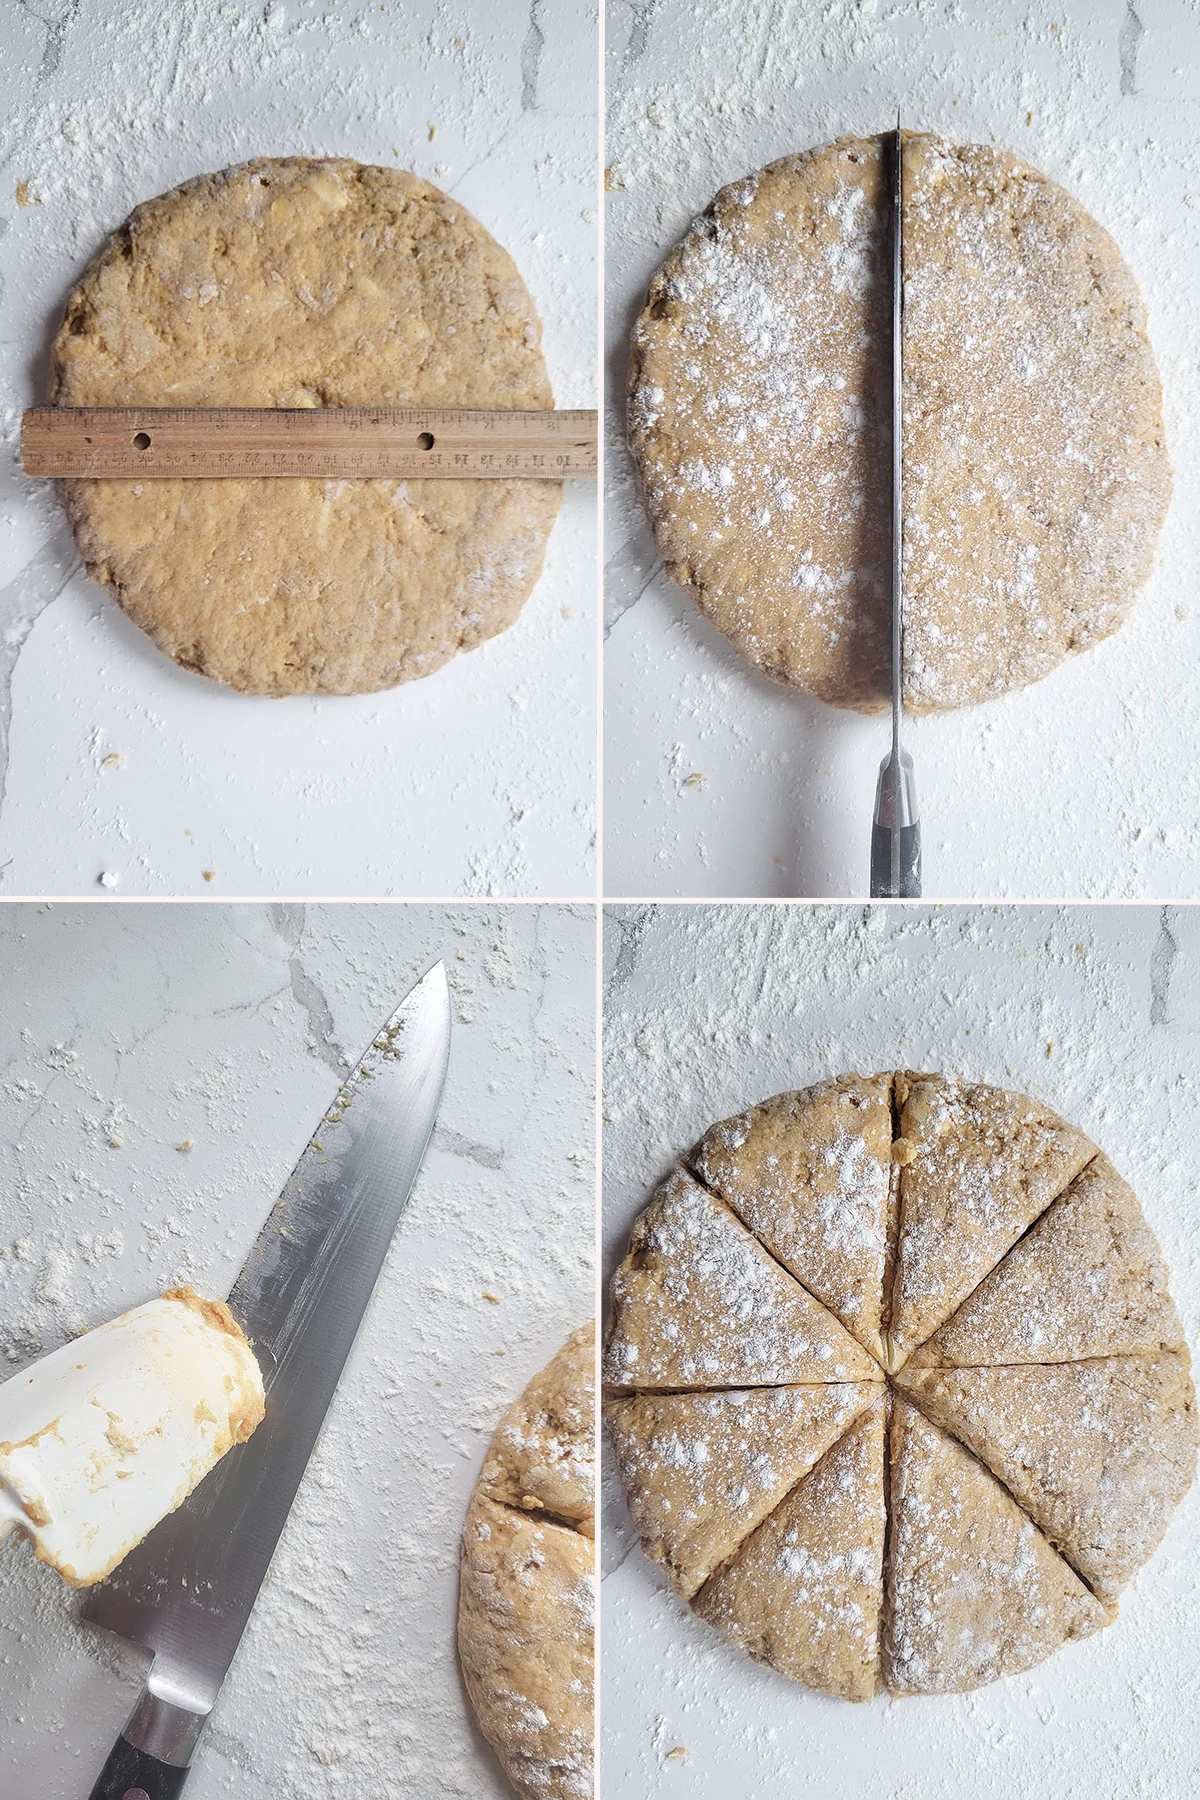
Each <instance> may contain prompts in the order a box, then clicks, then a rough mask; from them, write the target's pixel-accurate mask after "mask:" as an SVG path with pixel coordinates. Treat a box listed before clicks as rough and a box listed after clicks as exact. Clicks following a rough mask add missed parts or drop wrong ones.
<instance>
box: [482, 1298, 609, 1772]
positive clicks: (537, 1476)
mask: <svg viewBox="0 0 1200 1800" xmlns="http://www.w3.org/2000/svg"><path fill="white" fill-rule="evenodd" d="M595 1353H596V1332H595V1327H594V1326H593V1325H590V1324H589V1325H581V1326H580V1327H579V1329H578V1330H577V1331H573V1332H572V1333H571V1336H570V1337H569V1338H568V1339H567V1341H566V1343H565V1344H564V1345H563V1347H562V1349H561V1350H560V1351H559V1352H558V1354H557V1356H555V1357H554V1358H553V1359H552V1361H551V1362H549V1363H548V1364H547V1366H546V1367H545V1368H544V1369H543V1370H542V1371H541V1373H540V1374H538V1375H535V1376H534V1378H533V1380H532V1381H531V1382H530V1383H529V1386H528V1387H527V1388H526V1389H525V1392H524V1393H523V1394H522V1395H521V1396H520V1397H519V1398H518V1399H517V1400H515V1401H514V1402H513V1404H512V1406H511V1407H510V1408H509V1410H508V1412H507V1413H506V1414H505V1415H504V1418H503V1419H502V1420H501V1422H500V1425H499V1426H498V1428H497V1430H496V1435H495V1437H494V1438H493V1439H492V1442H491V1445H490V1447H489V1449H488V1453H487V1457H486V1458H485V1460H484V1465H483V1468H482V1470H481V1472H480V1476H479V1480H478V1482H477V1484H476V1487H475V1492H474V1494H473V1495H472V1496H471V1504H470V1507H469V1509H468V1512H467V1518H466V1523H465V1524H464V1526H463V1537H462V1557H461V1562H460V1583H459V1611H458V1648H459V1656H460V1659H461V1662H462V1670H463V1675H464V1678H465V1680H466V1684H467V1692H468V1694H469V1695H470V1697H471V1704H472V1706H473V1707H474V1709H475V1714H476V1717H477V1718H478V1720H479V1723H480V1726H481V1728H482V1730H483V1733H484V1736H485V1737H486V1738H487V1739H488V1742H489V1743H490V1744H491V1745H492V1747H493V1748H494V1749H495V1751H496V1754H497V1755H498V1756H499V1758H500V1761H501V1763H502V1764H503V1765H504V1772H505V1774H506V1775H507V1776H508V1778H509V1780H510V1781H511V1782H512V1784H513V1787H514V1788H515V1789H516V1791H517V1793H518V1794H520V1795H521V1796H522V1800H586V1796H588V1795H590V1794H591V1792H592V1789H593V1763H594V1745H593V1736H594V1714H593V1693H594V1684H595V1638H594V1631H595V1623H594V1620H595V1581H596V1575H595V1551H596V1546H595V1536H596V1526H595V1510H596V1492H595V1429H596V1390H595Z"/></svg>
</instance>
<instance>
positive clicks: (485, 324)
mask: <svg viewBox="0 0 1200 1800" xmlns="http://www.w3.org/2000/svg"><path fill="white" fill-rule="evenodd" d="M540 340H541V329H540V326H539V323H538V319H537V315H536V312H535V311H534V307H533V303H532V301H531V300H530V297H529V295H528V293H527V292H526V290H525V287H524V285H523V284H522V281H521V278H520V276H519V275H518V274H517V271H516V269H515V268H514V266H513V264H512V261H511V260H510V258H509V257H508V256H507V255H506V253H505V252H504V251H503V250H502V249H501V248H500V246H499V245H498V244H497V243H496V242H495V241H494V239H492V238H491V237H490V236H489V235H488V233H487V232H486V231H485V230H484V229H483V227H482V226H481V225H480V224H479V223H478V221H477V220H475V219H473V218H472V217H471V215H470V213H468V212H467V211H466V210H465V208H464V207H462V206H460V205H459V203H458V202H457V201H456V200H452V199H450V198H449V197H448V196H447V195H445V194H442V193H440V192H439V191H438V189H437V188H435V187H431V186H430V185H429V183H428V182H425V181H420V180H418V179H417V177H416V176H413V175H407V174H404V173H403V172H402V171H400V170H398V169H381V168H369V167H366V166H364V165H363V164H361V163H355V162H348V161H346V160H344V159H340V158H331V159H320V158H309V157H283V158H279V159H270V158H262V159H259V160H258V161H255V162H250V163H244V164H242V165H241V166H240V167H238V168H232V169H225V170H223V171H221V173H219V174H216V175H202V176H198V177H197V178H196V179H195V180H193V181H187V182H185V183H184V184H183V186H182V187H178V188H174V189H173V190H172V191H171V192H170V193H167V194H162V195H160V196H159V197H158V198H157V199H154V200H150V201H148V202H147V203H146V204H145V205H143V206H139V207H138V208H137V209H136V211H135V212H134V213H133V214H132V215H131V217H130V218H129V220H128V221H127V223H126V224H125V225H123V226H122V227H121V229H120V230H119V231H118V232H117V233H116V234H115V235H114V236H113V238H112V239H111V240H110V241H109V243H108V244H107V245H106V247H105V248H104V250H102V251H101V253H100V255H99V256H98V257H97V258H96V260H95V262H93V264H92V265H91V267H90V268H89V269H88V270H87V272H86V273H85V274H84V276H83V278H82V280H81V281H80V282H79V284H78V285H77V286H76V287H75V288H74V289H73V291H72V293H71V295H70V297H69V298H68V300H67V306H66V314H65V317H64V319H63V323H62V327H61V329H60V330H59V333H58V336H57V338H56V339H55V342H54V348H53V352H52V357H51V376H50V391H49V399H50V400H51V402H52V403H53V404H56V405H59V406H206V407H211V406H271V407H289V408H295V407H316V406H334V407H349V406H400V405H409V404H416V405H425V404H428V405H447V406H490V407H513V408H522V409H540V408H545V407H550V406H551V405H552V404H553V400H552V396H551V392H550V384H549V381H548V380H547V376H546V366H545V363H544V361H543V358H542V353H541V348H540ZM62 494H63V500H64V503H65V505H66V509H67V514H68V517H69V518H70V521H71V524H72V527H73V529H74V532H75V537H76V541H77V542H78V544H79V548H80V551H81V553H82V555H83V558H84V561H85V562H86V564H87V568H88V573H89V574H90V575H91V576H92V578H93V580H95V581H98V582H100V583H101V585H102V586H104V587H105V588H107V589H108V591H109V593H110V594H111V595H112V596H113V598H114V599H115V600H116V601H117V602H118V603H119V604H120V605H121V606H122V607H123V608H124V610H125V611H126V612H127V613H128V614H129V617H130V618H131V619H133V621H134V622H135V624H137V625H140V626H141V628H142V630H143V631H146V632H148V633H149V634H150V636H151V637H152V638H153V639H154V641H155V643H156V644H157V645H158V647H159V649H160V650H162V651H164V652H165V653H166V655H168V656H170V657H173V658H174V660H175V661H176V662H177V663H180V664H181V665H182V666H183V667H184V668H186V669H194V670H196V671H197V672H198V673H199V674H202V675H207V676H210V677H211V678H212V679H213V680H216V681H222V682H225V683H227V684H228V685H229V686H230V687H234V688H240V689H241V690H242V691H243V692H245V693H251V694H298V693H324V694H357V693H369V692H372V691H374V690H376V689H379V688H388V687H394V686H395V685H396V684H397V683H399V682H402V681H411V680H413V679H415V678H416V677H418V676H422V675H430V674H432V673H433V671H434V670H435V669H438V668H440V667H441V666H442V664H443V663H445V662H447V661H448V660H449V659H450V658H451V657H452V656H454V655H456V654H457V652H458V651H460V650H470V649H473V648H474V647H475V646H476V645H477V644H480V643H482V642H483V641H484V640H485V639H486V638H489V637H492V636H494V635H495V634H496V633H497V632H499V631H503V630H504V629H505V628H506V627H507V626H509V625H511V624H512V622H513V620H514V619H515V618H516V616H517V614H518V613H519V612H520V610H521V607H522V606H523V605H524V603H525V600H526V599H527V597H528V595H529V593H530V592H531V590H532V588H533V585H534V583H535V581H536V580H537V578H538V575H539V573H540V572H541V567H542V560H543V557H544V554H545V549H546V543H547V540H548V538H549V534H550V529H551V526H552V525H553V523H554V519H555V516H556V514H557V512H558V506H559V498H560V488H559V486H558V485H557V484H556V483H552V482H551V483H546V482H538V481H525V482H522V481H413V482H398V481H340V480H337V481H335V480H311V481H310V480H257V481H241V480H220V481H147V482H136V481H70V482H66V483H64V484H63V488H62Z"/></svg>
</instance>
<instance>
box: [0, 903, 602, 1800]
mask: <svg viewBox="0 0 1200 1800" xmlns="http://www.w3.org/2000/svg"><path fill="white" fill-rule="evenodd" d="M594 951H595V922H594V915H593V914H592V913H591V912H590V910H589V909H584V908H578V909H572V908H566V907H530V906H509V907H505V906H475V907H466V906H462V907H457V908H430V907H424V906H405V907H397V906H356V907H347V906H336V905H335V906H328V907H318V906H309V907H308V908H304V907H302V906H295V907H274V906H271V907H267V906H258V905H249V906H242V907H238V908H236V909H234V908H228V907H224V906H219V905H218V906H211V907H203V908H197V907H182V906H166V905H163V906H154V905H149V906H147V905H140V906H122V907H112V906H78V905H75V906H71V905H64V906H56V907H54V908H52V909H50V908H46V907H43V906H38V905H32V904H31V905H28V906H20V907H12V906H10V907H4V908H0V988H2V989H3V992H4V995H5V1005H4V1009H3V1018H0V1069H2V1071H3V1073H2V1075H0V1377H3V1376H6V1375H8V1374H10V1373H15V1372H16V1370H17V1369H18V1368H19V1367H20V1366H21V1365H22V1364H23V1363H25V1362H28V1361H29V1360H31V1359H32V1357H33V1356H34V1355H35V1354H38V1353H40V1352H42V1351H46V1350H49V1349H52V1348H54V1347H55V1346H56V1345H58V1344H59V1343H61V1342H63V1341H64V1340H65V1339H66V1338H67V1337H68V1336H70V1335H73V1334H74V1333H76V1332H77V1331H79V1330H82V1329H84V1328H85V1327H86V1326H87V1325H89V1324H93V1323H97V1322H99V1321H100V1320H103V1319H106V1318H109V1317H112V1316H113V1315H115V1314H116V1313H118V1312H120V1311H122V1310H123V1309H125V1308H126V1307H128V1306H131V1305H133V1304H135V1303H137V1302H139V1301H141V1300H144V1299H147V1298H149V1297H150V1296H151V1295H153V1294H154V1293H156V1292H158V1291H160V1290H161V1289H162V1288H163V1287H164V1286H166V1285H169V1284H170V1283H172V1282H175V1281H177V1280H187V1281H190V1282H192V1283H193V1284H194V1285H195V1286H196V1287H197V1288H198V1289H199V1290H200V1291H202V1292H205V1293H214V1294H222V1293H225V1292H226V1291H227V1290H228V1288H229V1286H230V1284H231V1282H232V1280H233V1277H234V1275H235V1274H236V1272H237V1269H238V1267H239V1266H240V1264H241V1262H242V1259H243V1257H244V1256H245V1254H246V1251H247V1250H248V1248H249V1246H250V1244H251V1243H252V1242H253V1240H254V1238H255V1236H256V1235H257V1233H258V1230H259V1227H260V1225H261V1223H262V1221H263V1219H264V1218H265V1216H266V1214H267V1212H268V1211H269V1209H270V1207H271V1205H272V1203H273V1201H274V1199H275V1197H276V1195H277V1194H278V1192H279V1189H280V1188H281V1186H282V1185H283V1182H284V1181H285V1180H286V1178H287V1176H288V1174H289V1173H290V1171H291V1169H292V1167H293V1165H294V1163H295V1160H296V1158H297V1156H298V1155H299V1153H300V1151H301V1150H302V1149H303V1147H304V1144H305V1143H306V1141H307V1139H308V1137H309V1135H310V1133H311V1131H312V1130H313V1129H314V1127H315V1126H316V1124H317V1122H318V1120H319V1119H320V1117H321V1114H322V1113H323V1111H324V1110H325V1108H326V1107H327V1106H328V1104H329V1102H330V1101H331V1099H332V1098H333V1096H334V1093H335V1092H336V1089H337V1082H338V1076H339V1072H340V1071H341V1070H342V1069H343V1067H344V1066H345V1064H344V1059H345V1058H348V1059H349V1060H350V1061H351V1062H354V1061H357V1058H358V1056H359V1054H360V1052H361V1051H362V1049H363V1048H364V1047H365V1046H366V1044H367V1043H368V1042H369V1040H370V1038H371V1036H372V1035H373V1033H374V1030H375V1028H376V1027H377V1026H378V1024H379V1023H380V1021H381V1020H382V1019H384V1018H385V1017H386V1016H387V1015H388V1013H389V1012H390V1011H391V1009H392V1008H393V1007H394V1006H395V1005H396V1003H397V1002H398V1001H399V999H400V997H401V996H402V995H403V993H404V992H405V991H406V990H407V988H408V987H409V986H410V985H411V983H412V982H413V981H414V980H415V979H416V978H417V977H418V976H419V975H420V974H421V973H422V972H423V971H424V969H425V968H426V967H428V966H429V964H430V963H431V962H433V961H434V960H436V959H437V958H438V957H442V958H444V960H445V962H446V965H447V969H448V973H449V976H450V981H451V986H452V990H453V995H454V1008H455V1023H454V1039H453V1044H452V1048H451V1059H450V1074H449V1079H448V1083H447V1088H446V1094H445V1099H444V1103H443V1106H442V1111H441V1115H440V1119H439V1123H438V1126H437V1130H436V1133H435V1137H434V1140H433V1144H432V1146H431V1149H430V1152H429V1155H428V1157H427V1159H426V1162H425V1165H424V1168H423V1169H422V1172H421V1174H420V1176H419V1177H418V1180H417V1184H416V1187H415V1188H414V1190H413V1194H412V1198H411V1200H410V1202H409V1205H408V1208H407V1210H406V1212H405V1214H404V1217H403V1219H402V1220H401V1223H400V1227H399V1230H398V1232H397V1236H396V1240H395V1243H394V1244H393V1247H392V1252H391V1255H390V1257H389V1260H388V1263H387V1266H386V1268H385V1270H384V1273H383V1276H382V1277H381V1281H380V1285H379V1288H378V1290H377V1292H376V1295H375V1297H374V1299H373V1301H372V1304H371V1307H370V1309H369V1311H368V1313H367V1316H366V1319H365V1321H364V1324H363V1328H362V1331H361V1333H360V1336H359V1339H358V1341H357V1344H356V1346H355V1348H354V1350H353V1352H352V1354H351V1357H350V1360H349V1363H348V1364H347V1367H346V1371H345V1373H344V1375H343V1378H342V1382H341V1386H340V1387H339V1389H338V1392H337V1395H336V1396H335V1399H334V1401H333V1405H332V1407H331V1410H330V1413H329V1417H328V1420H327V1424H326V1429H325V1431H324V1434H323V1436H322V1439H321V1442H320V1444H319V1445H318V1448H317V1450H316V1452H315V1456H314V1460H313V1462H312V1464H311V1465H310V1467H309V1470H308V1473H307V1475H306V1477H305V1481H304V1485H303V1487H302V1489H301V1491H300V1494H299V1496H298V1499H297V1502H296V1507H295V1510H294V1512H293V1515H292V1517H291V1519H290V1520H289V1523H288V1526H287V1529H286V1532H285V1535H284V1538H283V1540H282V1542H281V1545H280V1548H279V1551H278V1553H277V1556H276V1559H275V1562H274V1563H273V1565H272V1568H271V1570H270V1573H269V1575H268V1577H267V1581H266V1584H265V1586H264V1589H263V1592H262V1594H261V1596H260V1599H259V1604H258V1607H257V1610H256V1611H255V1613H254V1616H253V1619H252V1621H251V1624H250V1627H249V1630H248V1632H247V1634H246V1637H245V1639H244V1640H243V1643H242V1647H241V1650H240V1651H239V1654H238V1657H237V1660H236V1661H235V1663H234V1666H233V1669H232V1671H231V1673H230V1676H229V1679H228V1682H227V1684H226V1687H225V1690H224V1692H223V1694H222V1697H221V1700H220V1703H219V1705H218V1708H217V1712H216V1714H215V1716H214V1719H213V1722H212V1725H211V1727H210V1729H209V1732H208V1734H207V1735H206V1738H205V1740H204V1742H203V1745H202V1748H201V1752H200V1755H199V1758H198V1762H197V1766H196V1769H195V1772H194V1773H193V1775H192V1776H191V1778H190V1780H189V1782H188V1788H187V1792H188V1796H189V1800H218V1796H221V1795H228V1794H230V1793H233V1792H238V1793H243V1794H246V1793H248V1794H252V1795H254V1796H255V1800H326V1796H329V1795H333V1794H346V1795H351V1794H353V1795H356V1796H360V1797H361V1800H383V1796H384V1795H387V1794H403V1795H404V1796H405V1797H406V1800H409V1797H410V1796H411V1800H446V1797H447V1796H455V1797H461V1800H481V1797H484V1796H486V1797H487V1800H507V1797H508V1796H509V1794H510V1790H509V1789H508V1787H507V1784H506V1783H505V1781H504V1779H503V1777H502V1776H501V1774H500V1772H499V1768H498V1765H497V1764H496V1762H495V1760H494V1758H493V1757H492V1755H491V1752H490V1751H489V1749H488V1748H487V1745H486V1744H485V1742H484V1740H483V1738H482V1737H481V1736H480V1734H479V1733H478V1731H477V1730H476V1729H475V1727H474V1724H473V1722H472V1720H471V1718H470V1715H469V1711H468V1708H467V1703H466V1698H465V1695H464V1693H463V1690H462V1684H461V1680H460V1677H459V1672H458V1666H457V1662H456V1660H455V1653H454V1629H455V1617H456V1607H457V1551H458V1536H459V1531H460V1529H461V1525H462V1519H463V1515H464V1513H465V1510H466V1506H467V1501H468V1498H469V1496H470V1492H471V1489H472V1486H473V1485H474V1481H475V1478H476V1476H477V1474H478V1471H479V1466H480V1463H481V1461H482V1458H483V1453H484V1450H485V1448H486V1445H487V1441H488V1439H489V1437H490V1434H491V1432H492V1430H493V1429H494V1427H495V1425H496V1424H497V1422H498V1420H499V1418H500V1416H501V1414H502V1413H503V1411H504V1409H505V1407H506V1406H507V1405H508V1403H509V1401H510V1400H511V1399H512V1398H513V1397H514V1396H515V1395H516V1394H517V1393H518V1392H519V1391H520V1390H521V1388H522V1387H523V1386H524V1384H525V1383H526V1381H527V1380H528V1379H529V1377H530V1376H531V1375H532V1374H533V1373H534V1372H535V1371H536V1370H537V1369H539V1368H541V1367H542V1365H543V1364H544V1363H545V1362H546V1361H547V1360H548V1359H549V1357H550V1356H551V1355H552V1354H553V1352H554V1351H555V1350H556V1349H557V1348H558V1346H559V1344H560V1343H561V1342H562V1340H563V1339H564V1338H565V1337H566V1335H567V1333H568V1331H569V1330H570V1329H571V1328H572V1327H573V1326H575V1325H576V1324H578V1323H580V1322H581V1321H582V1320H583V1319H585V1318H587V1317H588V1316H589V1315H590V1313H591V1310H592V1303H593V1273H592V1271H593V1261H594V1258H593V1236H594V1202H593V1197H594V1087H595V1032H594V991H595V966H594ZM189 1139H190V1140H191V1145H192V1148H191V1149H190V1150H188V1151H180V1150H179V1149H178V1148H177V1147H176V1146H177V1145H179V1144H181V1143H184V1142H186V1141H187V1140H189ZM485 1289H486V1290H487V1291H488V1292H489V1293H490V1294H494V1295H496V1296H497V1297H498V1304H497V1303H493V1302H492V1301H490V1300H487V1299H485V1298H484V1290H485ZM77 1604H78V1603H77V1597H76V1596H75V1595H74V1594H72V1593H71V1592H70V1590H68V1589H67V1588H66V1587H65V1586H64V1585H63V1584H62V1583H61V1582H60V1581H59V1579H58V1577H57V1576H55V1575H54V1574H52V1573H51V1571H50V1570H48V1569H46V1568H44V1567H42V1566H41V1565H40V1564H38V1563H36V1562H35V1561H34V1559H33V1556H32V1554H31V1552H30V1550H29V1548H28V1546H27V1545H25V1544H20V1543H18V1542H17V1541H16V1540H15V1539H14V1540H11V1541H6V1542H5V1543H4V1544H3V1545H0V1793H3V1794H4V1795H5V1796H9V1795H13V1796H16V1795H28V1796H30V1800H33V1797H34V1796H36V1800H84V1796H85V1795H87V1794H88V1793H89V1792H90V1790H91V1786H92V1783H93V1781H94V1780H95V1778H96V1776H97V1775H98V1774H99V1771H100V1768H101V1766H102V1764H103V1761H104V1758H105V1757H106V1756H107V1754H108V1751H109V1750H110V1748H111V1747H112V1742H113V1740H114V1738H115V1735H116V1733H117V1731H118V1730H119V1729H120V1727H121V1726H122V1725H123V1724H124V1722H125V1719H126V1717H127V1715H128V1712H129V1710H130V1708H131V1706H132V1703H133V1699H134V1696H135V1691H136V1690H135V1688H134V1685H133V1681H134V1677H135V1672H136V1671H135V1664H134V1659H133V1656H132V1654H129V1655H121V1654H118V1653H116V1648H119V1647H116V1641H115V1640H107V1639H104V1638H103V1637H102V1636H101V1635H100V1634H98V1633H95V1632H93V1631H92V1630H90V1629H89V1628H87V1627H84V1626H81V1625H79V1624H77V1623H76V1611H77ZM110 1645H112V1646H114V1648H110V1647H109V1646H110Z"/></svg>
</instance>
